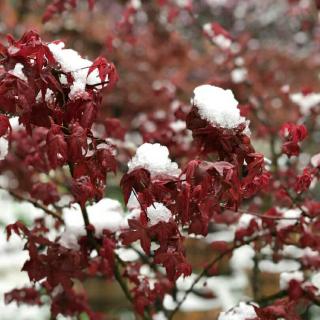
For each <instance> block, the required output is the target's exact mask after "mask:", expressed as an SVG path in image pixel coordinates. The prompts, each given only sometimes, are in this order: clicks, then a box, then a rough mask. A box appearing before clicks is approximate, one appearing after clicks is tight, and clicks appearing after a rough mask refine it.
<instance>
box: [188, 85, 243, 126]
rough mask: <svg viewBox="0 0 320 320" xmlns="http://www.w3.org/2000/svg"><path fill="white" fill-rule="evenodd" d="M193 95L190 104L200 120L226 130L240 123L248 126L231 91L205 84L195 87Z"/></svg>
mask: <svg viewBox="0 0 320 320" xmlns="http://www.w3.org/2000/svg"><path fill="white" fill-rule="evenodd" d="M193 93H194V97H193V99H191V103H192V104H193V105H194V106H195V107H197V108H198V111H199V115H200V117H201V118H202V119H204V120H207V121H209V122H210V123H211V124H212V125H214V126H219V127H222V128H226V129H234V128H237V127H238V126H239V125H240V124H242V123H246V124H247V126H248V124H249V122H248V121H246V119H245V118H244V117H241V116H240V110H239V109H238V108H237V106H238V101H237V100H236V99H235V97H234V95H233V93H232V91H231V90H229V89H227V90H225V89H222V88H219V87H216V86H212V85H209V84H205V85H201V86H199V87H196V88H195V89H194V91H193Z"/></svg>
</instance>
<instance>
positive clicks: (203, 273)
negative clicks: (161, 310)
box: [169, 234, 264, 320]
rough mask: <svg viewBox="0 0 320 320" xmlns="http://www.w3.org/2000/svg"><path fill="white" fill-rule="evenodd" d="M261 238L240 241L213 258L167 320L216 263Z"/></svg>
mask: <svg viewBox="0 0 320 320" xmlns="http://www.w3.org/2000/svg"><path fill="white" fill-rule="evenodd" d="M262 236H264V235H261V234H260V235H256V236H255V237H253V238H250V239H248V240H245V241H242V242H241V243H238V244H235V245H234V246H232V247H231V248H230V249H228V250H226V251H224V252H222V253H221V254H220V255H219V256H218V257H216V258H214V259H213V260H211V261H210V262H209V263H208V264H207V266H206V267H205V268H204V269H203V270H202V271H201V273H199V275H198V276H197V277H196V278H195V280H194V281H193V283H192V285H191V287H190V288H189V289H188V290H187V291H186V292H185V294H184V296H183V298H182V299H181V300H180V301H179V302H178V304H177V305H176V307H175V308H174V310H173V311H172V312H171V314H170V316H169V320H171V319H173V316H174V315H175V314H176V313H177V312H178V310H179V309H180V307H181V305H182V304H183V303H184V301H185V300H186V299H187V297H188V295H189V293H191V292H192V291H193V289H194V287H195V285H196V284H197V283H198V282H199V281H200V280H201V278H202V277H203V276H205V275H206V273H207V272H208V271H209V270H210V269H211V268H212V267H213V266H214V265H215V264H216V263H217V262H219V261H220V260H221V259H222V258H224V257H225V256H226V255H227V254H230V253H232V252H233V251H234V250H235V249H238V248H240V247H242V246H244V245H247V244H250V243H251V242H254V241H255V240H258V239H260V238H261V237H262Z"/></svg>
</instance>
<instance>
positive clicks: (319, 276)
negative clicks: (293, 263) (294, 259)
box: [311, 272, 320, 294]
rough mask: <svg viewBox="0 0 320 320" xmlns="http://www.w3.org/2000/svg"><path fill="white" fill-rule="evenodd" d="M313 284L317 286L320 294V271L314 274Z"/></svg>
mask: <svg viewBox="0 0 320 320" xmlns="http://www.w3.org/2000/svg"><path fill="white" fill-rule="evenodd" d="M311 284H312V285H314V286H315V287H316V288H317V291H318V292H317V294H320V272H316V273H314V274H313V275H312V277H311Z"/></svg>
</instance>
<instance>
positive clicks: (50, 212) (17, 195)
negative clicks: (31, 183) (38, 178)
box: [0, 186, 64, 224]
mask: <svg viewBox="0 0 320 320" xmlns="http://www.w3.org/2000/svg"><path fill="white" fill-rule="evenodd" d="M0 189H1V190H5V191H7V192H8V193H9V194H10V195H11V196H12V197H14V198H16V199H17V200H20V201H26V202H29V203H31V204H33V205H34V206H35V207H36V208H39V209H42V210H43V211H44V212H45V213H46V214H48V215H50V216H52V217H53V218H55V219H58V220H59V221H60V222H61V223H62V224H64V220H63V218H62V215H61V213H57V212H55V211H53V210H50V209H49V208H48V207H47V206H45V205H43V204H41V203H40V202H38V201H36V200H34V199H31V198H28V197H25V196H23V195H22V194H21V193H18V192H16V191H14V190H10V189H6V188H3V187H1V186H0Z"/></svg>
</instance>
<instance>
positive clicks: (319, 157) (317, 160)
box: [310, 153, 320, 167]
mask: <svg viewBox="0 0 320 320" xmlns="http://www.w3.org/2000/svg"><path fill="white" fill-rule="evenodd" d="M310 162H311V164H312V165H313V166H314V167H319V166H320V153H317V154H315V155H314V156H312V158H311V160H310Z"/></svg>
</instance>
